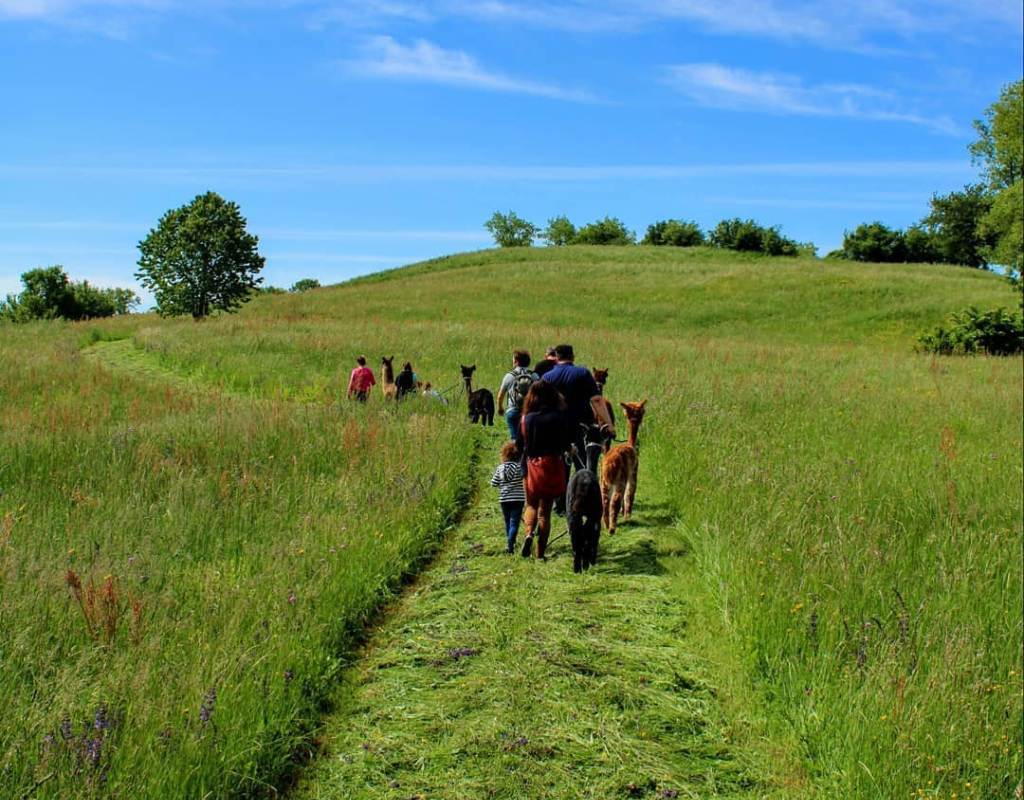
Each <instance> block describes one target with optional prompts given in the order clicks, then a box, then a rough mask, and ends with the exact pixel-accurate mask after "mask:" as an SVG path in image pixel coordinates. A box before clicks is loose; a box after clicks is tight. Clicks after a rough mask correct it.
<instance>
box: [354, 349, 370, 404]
mask: <svg viewBox="0 0 1024 800" xmlns="http://www.w3.org/2000/svg"><path fill="white" fill-rule="evenodd" d="M376 383H377V379H376V378H374V377H373V370H372V369H370V368H369V367H368V366H366V356H359V357H358V358H357V359H356V368H355V369H354V370H352V374H351V375H350V376H349V379H348V396H349V397H350V398H355V399H356V400H358V401H359V402H360V403H365V402H366V398H367V397H369V396H370V389H371V388H372V387H373V385H374V384H376Z"/></svg>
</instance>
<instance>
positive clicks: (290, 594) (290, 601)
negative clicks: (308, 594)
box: [288, 591, 299, 606]
mask: <svg viewBox="0 0 1024 800" xmlns="http://www.w3.org/2000/svg"><path fill="white" fill-rule="evenodd" d="M298 599H299V598H297V597H296V596H295V592H294V591H292V592H288V605H290V606H293V605H295V603H296V601H297V600H298Z"/></svg>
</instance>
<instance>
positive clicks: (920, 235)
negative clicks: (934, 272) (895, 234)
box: [903, 225, 942, 264]
mask: <svg viewBox="0 0 1024 800" xmlns="http://www.w3.org/2000/svg"><path fill="white" fill-rule="evenodd" d="M903 246H904V255H905V256H906V259H907V261H909V262H910V263H912V264H937V263H939V262H941V261H942V257H941V254H940V252H939V245H938V242H936V241H935V234H933V233H932V232H931V231H929V230H928V229H927V228H925V227H923V226H922V225H911V226H910V227H909V228H907V232H906V233H905V234H904V235H903Z"/></svg>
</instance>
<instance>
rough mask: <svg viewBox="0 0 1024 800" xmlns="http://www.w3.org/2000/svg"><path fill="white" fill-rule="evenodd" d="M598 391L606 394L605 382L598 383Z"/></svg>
mask: <svg viewBox="0 0 1024 800" xmlns="http://www.w3.org/2000/svg"><path fill="white" fill-rule="evenodd" d="M597 393H598V394H600V395H603V394H604V384H603V383H598V384H597Z"/></svg>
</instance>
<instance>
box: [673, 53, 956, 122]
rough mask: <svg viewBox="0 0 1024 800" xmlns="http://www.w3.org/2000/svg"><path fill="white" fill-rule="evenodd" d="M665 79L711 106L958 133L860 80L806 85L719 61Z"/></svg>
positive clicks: (681, 68) (676, 69) (684, 67)
mask: <svg viewBox="0 0 1024 800" xmlns="http://www.w3.org/2000/svg"><path fill="white" fill-rule="evenodd" d="M668 82H669V84H670V85H671V86H672V87H673V88H674V89H676V90H677V91H678V92H680V93H681V94H683V95H685V96H687V97H689V98H690V99H691V100H693V101H694V102H695V103H697V104H699V105H702V106H708V107H711V108H722V109H728V110H732V111H761V112H767V113H773V114H802V115H807V116H820V117H847V118H851V119H864V120H877V121H885V122H907V123H911V124H914V125H922V126H924V127H927V128H931V129H932V130H934V131H938V132H941V133H946V134H956V133H957V132H958V130H957V128H956V126H955V125H954V124H953V122H952V121H951V120H950V119H949V118H948V117H927V116H923V115H920V114H917V113H914V112H910V111H906V110H905V109H903V108H902V107H901V106H902V101H901V99H900V98H899V97H897V96H896V95H894V94H893V93H892V92H889V91H886V90H881V89H877V88H874V87H871V86H864V85H861V84H855V83H844V84H838V83H837V84H827V83H823V84H817V85H813V86H807V85H805V84H804V82H803V81H802V80H801V79H800V78H798V77H796V76H794V75H788V74H784V73H775V72H753V71H751V70H745V69H736V68H733V67H727V66H724V65H722V64H676V65H674V66H671V67H669V68H668Z"/></svg>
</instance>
